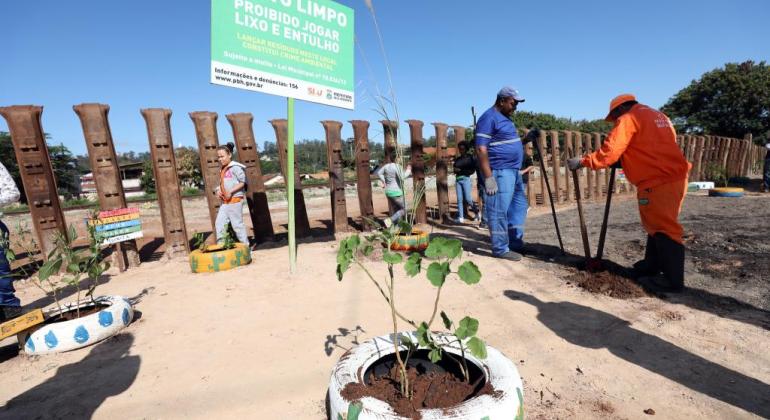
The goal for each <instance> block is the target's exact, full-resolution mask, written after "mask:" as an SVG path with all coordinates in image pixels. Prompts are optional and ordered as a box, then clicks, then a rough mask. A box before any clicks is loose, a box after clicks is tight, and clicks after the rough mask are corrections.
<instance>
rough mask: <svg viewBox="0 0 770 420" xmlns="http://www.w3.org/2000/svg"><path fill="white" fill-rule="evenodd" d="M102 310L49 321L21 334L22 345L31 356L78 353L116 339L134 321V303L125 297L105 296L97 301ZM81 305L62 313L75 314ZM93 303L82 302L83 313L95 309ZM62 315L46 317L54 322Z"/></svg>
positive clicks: (74, 305)
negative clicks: (113, 337)
mask: <svg viewBox="0 0 770 420" xmlns="http://www.w3.org/2000/svg"><path fill="white" fill-rule="evenodd" d="M95 301H96V302H97V304H98V305H99V306H100V307H101V309H100V310H99V311H98V312H95V313H92V314H89V315H85V316H81V317H80V318H77V319H72V320H68V321H58V322H56V321H55V322H46V323H44V324H42V326H41V327H40V328H38V329H36V330H27V331H25V332H23V333H20V334H19V344H20V345H21V346H22V347H23V349H24V352H25V353H27V354H49V353H61V352H65V351H70V350H76V349H79V348H82V347H86V346H90V345H91V344H94V343H98V342H99V341H102V340H104V339H105V338H109V337H112V336H113V335H115V334H117V333H118V331H120V330H122V329H123V328H125V327H126V326H127V325H128V324H130V323H131V320H132V319H133V318H134V309H133V308H132V307H131V303H130V302H129V301H128V299H126V298H124V297H123V296H102V297H99V298H97V299H95ZM76 307H77V305H76V304H75V303H74V302H73V303H69V304H67V305H63V306H62V310H63V311H64V312H65V313H67V312H70V313H71V312H75V310H76ZM92 308H93V304H92V303H91V302H90V301H88V302H81V304H80V310H81V311H82V310H88V309H92ZM58 314H59V311H58V309H54V310H53V312H51V313H49V314H46V318H49V319H53V318H52V317H56V316H57V315H58Z"/></svg>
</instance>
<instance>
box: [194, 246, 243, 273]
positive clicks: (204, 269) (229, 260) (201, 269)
mask: <svg viewBox="0 0 770 420" xmlns="http://www.w3.org/2000/svg"><path fill="white" fill-rule="evenodd" d="M249 263H251V250H250V249H249V247H248V246H247V245H246V244H242V243H240V242H239V243H237V244H235V248H230V249H222V246H221V245H209V246H207V247H205V248H203V249H196V250H195V251H193V252H191V253H190V268H191V269H192V272H193V273H214V272H217V271H225V270H230V269H231V268H235V267H240V266H242V265H246V264H249Z"/></svg>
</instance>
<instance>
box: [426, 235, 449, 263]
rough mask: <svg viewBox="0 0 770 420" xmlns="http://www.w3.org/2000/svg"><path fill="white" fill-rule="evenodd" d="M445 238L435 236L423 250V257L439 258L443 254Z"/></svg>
mask: <svg viewBox="0 0 770 420" xmlns="http://www.w3.org/2000/svg"><path fill="white" fill-rule="evenodd" d="M445 242H446V238H444V237H443V236H436V237H434V238H432V239H431V240H430V243H429V244H428V248H426V249H425V256H426V257H427V258H430V259H436V258H440V257H441V256H442V255H443V253H442V251H443V247H444V243H445Z"/></svg>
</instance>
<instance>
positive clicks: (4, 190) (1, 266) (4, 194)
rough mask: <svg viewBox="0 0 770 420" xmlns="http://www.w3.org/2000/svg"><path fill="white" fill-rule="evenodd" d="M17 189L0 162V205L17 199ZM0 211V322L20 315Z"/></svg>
mask: <svg viewBox="0 0 770 420" xmlns="http://www.w3.org/2000/svg"><path fill="white" fill-rule="evenodd" d="M20 196H21V194H20V193H19V189H18V188H17V187H16V183H14V182H13V178H12V177H11V174H10V173H8V170H7V169H5V166H3V164H2V163H0V207H3V206H7V205H8V204H11V203H15V202H17V201H19V197H20ZM2 216H3V214H2V213H1V212H0V235H2V236H1V237H0V322H2V321H5V320H6V319H12V318H16V317H17V316H20V315H21V301H19V298H17V297H16V289H14V288H13V277H12V276H11V264H10V262H9V261H8V258H7V257H6V247H10V243H11V241H10V234H9V232H8V227H7V226H6V225H5V224H4V223H3V220H2Z"/></svg>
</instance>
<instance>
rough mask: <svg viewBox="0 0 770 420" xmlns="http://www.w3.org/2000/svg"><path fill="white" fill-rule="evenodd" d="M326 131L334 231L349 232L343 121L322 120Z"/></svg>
mask: <svg viewBox="0 0 770 420" xmlns="http://www.w3.org/2000/svg"><path fill="white" fill-rule="evenodd" d="M321 124H322V125H323V126H324V131H325V132H326V158H327V161H328V163H329V195H330V196H331V201H332V224H333V225H334V233H342V232H347V230H348V208H347V203H346V202H345V174H344V173H343V162H342V123H341V122H339V121H328V120H324V121H321Z"/></svg>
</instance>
